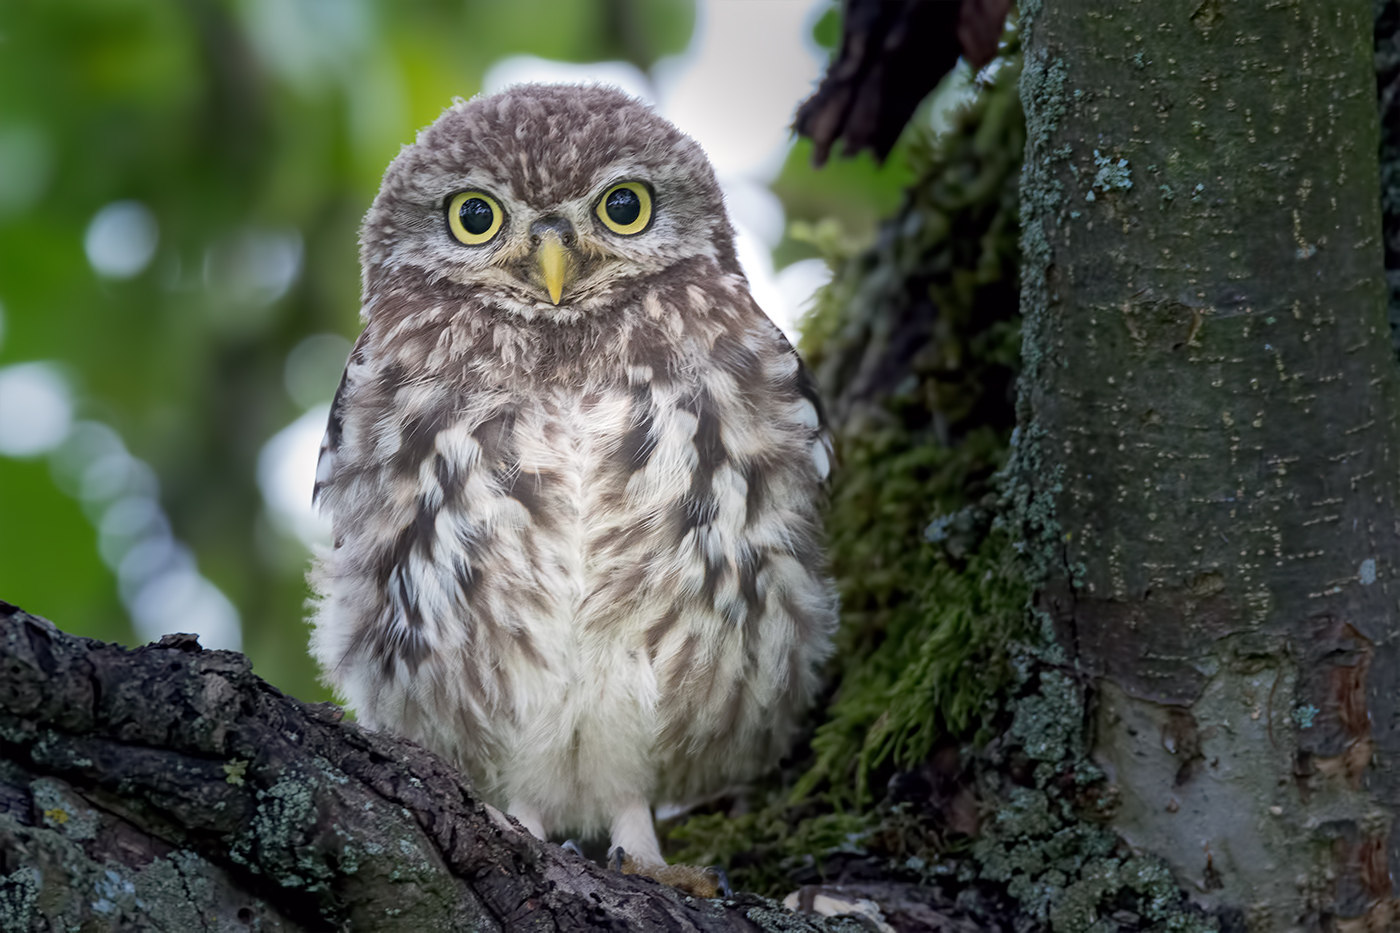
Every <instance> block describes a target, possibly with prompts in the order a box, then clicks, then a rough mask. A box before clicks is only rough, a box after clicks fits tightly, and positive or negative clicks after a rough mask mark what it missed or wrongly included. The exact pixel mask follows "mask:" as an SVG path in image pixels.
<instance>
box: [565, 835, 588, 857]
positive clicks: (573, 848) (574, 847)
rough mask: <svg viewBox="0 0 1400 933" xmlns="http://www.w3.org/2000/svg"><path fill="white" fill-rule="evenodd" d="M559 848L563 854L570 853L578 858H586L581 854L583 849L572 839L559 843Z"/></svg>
mask: <svg viewBox="0 0 1400 933" xmlns="http://www.w3.org/2000/svg"><path fill="white" fill-rule="evenodd" d="M559 848H561V849H563V850H564V851H565V852H572V853H573V854H574V855H577V856H578V857H579V858H588V856H586V855H584V854H583V847H582V846H580V845H579V844H578V843H577V842H576V841H574V840H573V839H565V840H564V841H563V842H561V843H559Z"/></svg>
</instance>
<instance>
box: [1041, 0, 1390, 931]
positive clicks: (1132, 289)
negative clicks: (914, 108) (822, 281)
mask: <svg viewBox="0 0 1400 933" xmlns="http://www.w3.org/2000/svg"><path fill="white" fill-rule="evenodd" d="M1022 13H1023V18H1022V25H1023V29H1024V41H1025V43H1026V45H1025V48H1026V71H1025V77H1024V79H1023V84H1022V94H1023V101H1024V104H1025V106H1026V116H1027V125H1028V144H1027V154H1026V169H1025V174H1024V176H1023V186H1022V223H1023V227H1024V238H1023V251H1024V265H1023V270H1024V271H1023V276H1024V279H1023V282H1024V293H1023V304H1022V307H1023V312H1024V313H1025V315H1026V323H1025V331H1024V333H1025V346H1024V354H1025V355H1024V367H1025V373H1026V376H1025V380H1024V382H1023V386H1024V387H1025V388H1024V392H1023V398H1022V404H1023V412H1022V429H1021V434H1020V437H1019V448H1018V451H1017V463H1018V469H1019V471H1020V479H1021V481H1022V482H1023V483H1025V484H1026V485H1027V486H1028V487H1030V488H1031V489H1032V490H1033V494H1032V495H1031V496H1030V497H1029V499H1028V500H1027V502H1028V507H1027V510H1026V515H1025V516H1024V517H1025V518H1026V519H1027V521H1028V522H1029V524H1030V525H1031V526H1032V527H1033V528H1035V529H1036V531H1037V534H1038V537H1039V540H1038V547H1037V551H1036V554H1035V557H1036V562H1037V569H1038V572H1039V573H1040V574H1041V576H1042V587H1041V592H1040V596H1039V606H1040V608H1041V609H1043V610H1045V611H1046V612H1048V614H1049V616H1050V617H1051V618H1052V620H1053V623H1054V631H1055V632H1056V635H1057V637H1058V640H1059V641H1060V643H1061V644H1062V645H1063V646H1064V648H1065V649H1066V652H1067V654H1068V656H1069V659H1070V661H1071V662H1072V663H1073V665H1074V666H1075V667H1076V668H1077V669H1078V670H1079V671H1081V672H1082V673H1083V675H1085V678H1086V681H1087V683H1088V685H1089V686H1090V689H1091V695H1092V696H1093V697H1094V699H1095V703H1094V713H1093V720H1094V721H1093V728H1092V736H1093V739H1092V753H1093V756H1094V758H1095V760H1096V761H1097V762H1098V763H1099V764H1100V765H1101V766H1102V767H1103V768H1104V770H1105V771H1106V773H1107V774H1108V776H1109V779H1110V780H1111V781H1112V783H1113V784H1114V785H1115V786H1116V788H1117V793H1118V798H1117V806H1116V810H1115V812H1114V815H1113V817H1112V819H1111V825H1112V827H1113V828H1114V829H1115V830H1116V831H1117V832H1119V833H1121V834H1122V836H1123V837H1124V838H1126V839H1127V840H1128V841H1129V842H1130V843H1132V844H1133V845H1134V846H1135V847H1139V848H1141V849H1143V850H1146V851H1149V852H1153V853H1156V854H1158V855H1160V856H1162V857H1164V858H1165V859H1166V860H1167V861H1168V863H1169V864H1170V865H1171V867H1172V869H1173V871H1174V873H1175V874H1176V876H1177V878H1178V880H1179V881H1180V882H1181V883H1182V885H1183V887H1184V888H1185V889H1186V890H1187V891H1188V892H1191V893H1192V894H1193V896H1194V897H1195V899H1196V900H1197V902H1198V903H1200V904H1201V905H1202V906H1204V907H1206V908H1207V909H1208V910H1210V911H1211V912H1212V913H1214V914H1215V915H1216V916H1218V917H1219V918H1221V920H1222V922H1223V923H1224V925H1225V927H1226V928H1230V927H1232V926H1237V925H1238V926H1239V927H1240V928H1245V927H1247V928H1248V929H1251V930H1253V929H1261V930H1263V929H1323V928H1327V929H1334V928H1335V929H1382V928H1387V924H1389V923H1392V922H1400V918H1397V915H1396V914H1395V913H1394V911H1395V896H1396V888H1395V882H1394V880H1393V874H1394V872H1395V871H1396V870H1400V833H1397V831H1396V827H1395V819H1396V814H1397V813H1400V708H1397V698H1398V697H1400V684H1397V682H1396V681H1397V677H1400V658H1397V644H1398V643H1397V635H1400V625H1398V624H1397V613H1396V608H1397V597H1400V583H1397V579H1396V573H1397V571H1400V536H1398V535H1397V527H1398V526H1397V518H1400V515H1397V479H1398V478H1400V473H1397V470H1398V469H1400V424H1397V395H1396V370H1395V365H1394V361H1393V358H1392V356H1391V352H1390V343H1389V336H1388V326H1387V322H1386V314H1385V300H1386V299H1385V287H1384V275H1383V266H1382V252H1381V239H1380V231H1381V224H1380V215H1379V197H1378V186H1377V159H1376V152H1377V149H1378V131H1377V121H1376V117H1375V114H1376V98H1375V86H1376V85H1375V71H1374V68H1373V65H1372V57H1371V43H1372V25H1373V21H1372V14H1373V9H1372V4H1371V3H1369V2H1367V0H1346V2H1339V3H1332V4H1306V3H1303V2H1298V0H1291V2H1290V0H1284V2H1278V3H1269V4H1227V3H1223V2H1219V0H1171V2H1167V3H1163V4H1158V5H1155V6H1153V5H1148V4H1143V3H1140V2H1127V0H1120V2H1113V3H1099V2H1087V0H1084V2H1080V0H1066V2H1053V0H1052V2H1045V3H1044V4H1043V5H1042V4H1041V3H1040V2H1033V3H1025V4H1023V8H1022Z"/></svg>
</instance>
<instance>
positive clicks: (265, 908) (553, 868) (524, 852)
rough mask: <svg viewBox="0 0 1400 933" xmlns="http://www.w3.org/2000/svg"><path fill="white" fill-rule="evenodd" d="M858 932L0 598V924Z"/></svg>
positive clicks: (236, 665) (342, 726)
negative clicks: (543, 823)
mask: <svg viewBox="0 0 1400 933" xmlns="http://www.w3.org/2000/svg"><path fill="white" fill-rule="evenodd" d="M774 924H782V929H784V930H821V929H861V927H860V925H859V924H855V922H854V921H852V920H849V919H848V920H829V921H819V920H817V919H816V918H810V919H809V918H804V917H799V916H795V915H793V914H790V913H788V912H787V911H785V910H782V909H781V908H778V907H776V905H774V904H772V902H770V901H764V900H762V899H759V898H756V897H751V896H741V897H736V898H731V899H729V900H726V901H701V900H695V899H691V898H687V897H686V896H684V895H682V894H681V893H679V892H677V891H676V890H674V889H671V888H668V887H666V886H664V885H659V884H657V883H655V882H652V881H649V880H647V879H641V878H637V877H634V876H624V875H619V874H615V873H612V872H605V871H603V870H601V869H599V868H597V867H596V866H595V865H593V864H592V863H591V862H588V861H586V860H584V859H581V858H577V857H575V856H572V855H570V854H568V853H567V852H564V851H563V850H562V849H560V848H559V847H558V846H554V845H550V844H547V843H541V842H539V841H538V840H536V839H534V838H533V837H531V836H530V835H529V834H528V833H526V832H524V831H523V830H521V829H519V828H518V827H517V826H516V825H515V824H513V823H512V822H510V821H508V820H507V819H506V818H505V817H504V816H502V815H501V814H500V813H499V812H497V811H494V810H492V809H491V808H489V807H487V806H485V805H483V804H481V803H479V802H477V801H476V800H475V799H474V798H473V797H472V795H471V791H470V789H469V788H467V787H465V786H464V785H463V784H462V783H461V781H460V779H459V778H458V776H457V774H456V772H455V771H453V770H452V769H451V768H450V767H448V766H447V765H446V764H445V763H443V762H442V761H441V760H440V759H438V758H436V757H435V756H433V755H431V754H429V753H428V752H425V751H423V750H422V749H420V748H418V747H417V746H415V745H412V744H410V743H407V742H404V741H401V740H398V739H395V738H393V737H391V736H386V735H383V734H377V733H369V732H364V731H362V730H360V729H359V728H358V727H357V726H355V725H353V724H351V723H346V722H342V721H340V711H339V710H338V709H337V708H335V707H332V706H329V705H323V706H311V705H308V704H304V703H301V702H299V701H297V700H293V699H291V698H290V697H286V696H283V695H282V694H281V693H279V692H278V691H277V690H275V689H274V688H272V687H271V686H269V685H268V684H266V683H265V682H263V681H262V680H260V679H259V678H257V677H255V676H254V675H253V674H252V673H251V671H250V669H249V664H248V661H247V659H246V658H244V657H243V656H242V655H239V654H234V653H232V652H225V651H202V650H200V649H199V647H198V645H197V644H196V643H195V642H194V640H193V639H192V638H190V637H188V636H167V638H166V639H164V640H163V641H162V642H161V643H160V644H159V645H151V646H147V647H145V648H138V649H136V650H134V651H129V650H127V649H124V648H121V647H119V646H116V645H109V644H104V643H102V642H95V641H90V640H88V639H82V638H76V637H73V636H69V635H65V634H63V633H62V632H59V631H58V630H57V629H55V628H54V627H53V626H52V625H51V624H49V623H48V622H46V621H44V620H42V619H38V618H35V617H33V616H30V615H27V614H26V613H24V612H22V611H20V610H18V609H16V608H15V607H13V606H10V605H9V604H7V603H0V930H4V931H7V933H9V931H20V930H51V929H53V930H57V929H74V928H77V927H79V926H81V927H82V929H84V930H87V931H105V930H171V931H176V930H178V931H190V930H247V929H261V930H325V929H353V930H398V929H403V930H468V929H470V930H504V929H516V928H523V927H529V928H531V929H542V930H584V929H595V928H598V927H608V928H611V929H631V930H755V929H760V928H765V927H770V926H772V925H774Z"/></svg>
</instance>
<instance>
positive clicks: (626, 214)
mask: <svg viewBox="0 0 1400 933" xmlns="http://www.w3.org/2000/svg"><path fill="white" fill-rule="evenodd" d="M597 213H598V219H599V220H601V221H602V222H603V226H605V227H607V228H608V229H609V230H611V231H612V232H613V233H620V234H622V235H623V236H631V235H632V234H634V233H641V232H642V231H643V230H645V229H646V228H647V225H648V224H650V223H651V192H650V191H649V190H647V186H646V185H644V184H642V183H641V182H639V181H624V182H623V183H622V184H620V185H613V186H612V187H611V188H609V189H608V190H607V193H606V194H604V195H603V197H602V199H601V200H600V201H599V202H598V207H597Z"/></svg>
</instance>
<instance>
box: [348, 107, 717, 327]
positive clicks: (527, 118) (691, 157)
mask: <svg viewBox="0 0 1400 933" xmlns="http://www.w3.org/2000/svg"><path fill="white" fill-rule="evenodd" d="M360 244H361V248H360V259H361V263H362V264H363V266H364V279H365V295H366V306H365V313H366V315H367V316H369V317H371V318H372V317H373V316H374V314H375V307H374V305H375V296H376V295H379V294H381V293H383V292H385V291H386V290H388V289H392V287H393V286H394V285H404V286H408V287H412V288H413V289H415V290H418V291H419V292H420V293H421V292H422V290H425V289H426V290H430V291H431V292H432V293H436V294H440V295H444V296H446V295H452V294H457V295H462V296H466V295H468V294H470V295H471V296H474V297H475V298H477V299H479V300H482V301H484V302H487V303H489V304H491V305H493V306H495V307H498V308H501V309H504V310H508V311H513V312H515V313H518V314H520V315H522V316H524V317H527V318H530V317H535V316H542V317H545V318H548V319H553V320H574V319H577V318H579V317H581V316H585V315H588V314H590V313H591V312H594V311H597V310H601V309H602V308H605V307H612V306H615V304H616V302H617V300H618V298H619V292H620V291H625V290H627V289H628V288H629V287H630V286H632V285H635V284H637V283H639V282H641V281H644V280H645V279H646V278H648V277H650V276H652V275H655V274H657V273H660V272H662V271H664V270H666V269H668V268H670V267H671V266H673V265H675V264H676V263H678V262H682V261H685V260H690V259H697V258H707V259H710V260H712V261H714V262H715V263H716V264H718V265H719V266H720V268H722V269H723V270H724V271H726V272H738V271H739V266H738V262H737V260H736V259H735V255H734V242H733V232H732V228H731V227H730V225H729V221H728V219H727V217H726V216H725V212H724V202H723V197H722V195H721V193H720V188H719V185H718V184H717V183H716V181H715V176H714V171H713V170H712V169H711V167H710V164H709V161H708V160H707V159H706V158H705V154H704V152H703V151H702V150H701V149H700V146H699V145H698V144H697V143H696V142H695V141H694V140H692V139H691V138H690V137H688V136H686V135H685V134H684V133H682V132H681V131H680V130H678V129H676V127H675V126H673V125H672V124H670V123H669V122H667V121H666V120H664V119H662V118H661V117H660V116H658V115H657V114H656V113H655V112H653V111H652V109H651V108H650V107H648V106H647V105H646V104H644V103H642V102H641V101H638V100H635V99H633V98H631V97H629V96H627V95H626V94H624V93H622V92H621V91H617V90H614V89H610V88H602V87H580V86H571V85H520V86H517V87H514V88H511V89H509V90H506V91H503V92H501V93H499V94H494V95H491V96H489V97H476V98H473V99H472V100H469V101H459V102H457V103H455V104H454V105H453V106H452V107H450V108H449V109H448V110H447V111H446V112H444V113H443V115H442V116H441V117H439V118H438V120H437V121H436V122H435V123H433V124H432V125H431V126H429V127H427V128H426V129H424V130H423V131H422V132H420V133H419V134H418V139H417V140H416V141H415V142H414V143H413V145H411V146H405V147H404V149H403V151H402V152H400V153H399V155H398V157H397V158H396V159H394V161H393V162H392V163H391V164H390V165H389V168H388V170H387V171H386V172H385V174H384V181H383V184H382V185H381V186H380V189H379V194H378V196H377V197H376V198H375V199H374V204H373V206H372V207H371V208H370V210H369V213H368V215H366V217H365V222H364V225H363V226H362V228H361V231H360Z"/></svg>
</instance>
